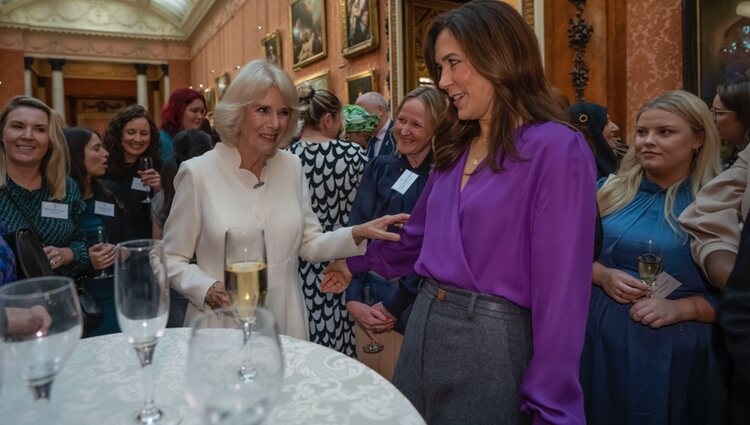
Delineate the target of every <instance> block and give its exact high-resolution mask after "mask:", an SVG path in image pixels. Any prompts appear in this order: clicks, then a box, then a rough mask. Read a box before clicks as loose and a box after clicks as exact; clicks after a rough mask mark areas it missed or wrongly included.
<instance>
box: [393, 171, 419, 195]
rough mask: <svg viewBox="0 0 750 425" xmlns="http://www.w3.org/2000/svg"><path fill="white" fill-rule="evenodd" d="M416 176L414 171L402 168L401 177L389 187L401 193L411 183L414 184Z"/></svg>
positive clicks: (407, 188)
mask: <svg viewBox="0 0 750 425" xmlns="http://www.w3.org/2000/svg"><path fill="white" fill-rule="evenodd" d="M417 177H419V176H418V175H417V174H416V173H414V172H412V171H410V170H404V172H403V174H401V177H399V178H398V180H396V183H393V186H391V189H393V190H395V191H396V192H398V193H400V194H402V195H403V194H404V193H406V191H407V190H409V188H410V187H411V185H412V184H414V182H415V181H416V180H417Z"/></svg>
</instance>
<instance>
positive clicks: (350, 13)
mask: <svg viewBox="0 0 750 425" xmlns="http://www.w3.org/2000/svg"><path fill="white" fill-rule="evenodd" d="M340 1H341V30H342V38H341V39H342V40H343V46H342V48H341V53H342V54H343V55H344V56H345V57H353V56H357V55H359V54H360V53H364V52H368V51H370V50H373V49H376V48H377V47H378V0H340Z"/></svg>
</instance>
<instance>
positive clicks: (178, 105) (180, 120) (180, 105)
mask: <svg viewBox="0 0 750 425" xmlns="http://www.w3.org/2000/svg"><path fill="white" fill-rule="evenodd" d="M204 118H206V98H205V97H203V95H202V94H201V93H200V92H199V91H196V90H193V89H189V88H181V89H177V90H175V91H174V92H172V94H171V95H170V96H169V101H167V104H166V105H164V109H162V111H161V127H160V130H159V141H161V161H162V162H165V161H166V160H168V159H169V158H172V157H173V156H174V137H175V136H177V133H179V132H181V131H183V130H191V129H192V130H200V129H201V126H202V125H203V120H204ZM209 129H210V126H209Z"/></svg>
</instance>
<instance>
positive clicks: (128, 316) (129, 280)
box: [115, 239, 181, 425]
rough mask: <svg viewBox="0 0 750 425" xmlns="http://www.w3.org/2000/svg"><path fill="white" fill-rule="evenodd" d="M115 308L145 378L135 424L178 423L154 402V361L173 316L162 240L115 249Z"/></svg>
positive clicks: (172, 412) (133, 419)
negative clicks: (170, 307)
mask: <svg viewBox="0 0 750 425" xmlns="http://www.w3.org/2000/svg"><path fill="white" fill-rule="evenodd" d="M115 306H116V310H117V322H118V323H119V324H120V329H122V333H123V334H125V336H126V337H127V339H128V342H129V343H130V345H132V346H133V348H134V349H135V352H136V354H137V355H138V360H139V361H140V363H141V373H142V375H143V392H144V402H143V408H142V409H141V410H140V411H139V412H137V413H134V414H130V418H129V422H130V423H132V424H149V425H166V424H170V425H171V424H177V423H179V421H180V419H181V418H180V414H179V412H177V410H175V409H174V408H172V407H169V406H164V405H160V406H157V405H156V403H155V401H154V383H153V372H154V371H153V358H154V350H155V349H156V344H157V343H158V342H159V338H161V336H162V335H163V334H164V328H165V327H166V325H167V317H168V316H169V283H168V282H167V270H166V263H165V261H164V245H163V243H162V241H160V240H152V239H141V240H135V241H127V242H122V243H120V244H118V245H117V247H116V248H115Z"/></svg>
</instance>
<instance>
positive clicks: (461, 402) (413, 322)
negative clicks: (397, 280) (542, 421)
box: [393, 280, 532, 425]
mask: <svg viewBox="0 0 750 425" xmlns="http://www.w3.org/2000/svg"><path fill="white" fill-rule="evenodd" d="M531 338H532V337H531V315H530V313H529V310H526V309H524V308H522V307H519V306H517V305H515V304H513V303H511V302H509V301H507V300H505V299H504V298H500V297H494V296H489V295H482V294H477V293H473V292H469V291H464V290H460V289H456V288H452V287H448V286H445V285H442V284H440V283H438V282H436V281H433V280H425V283H424V284H423V285H422V287H421V288H420V290H419V294H418V295H417V299H416V301H415V303H414V306H413V308H412V312H411V316H410V317H409V322H408V324H407V327H406V334H405V335H404V343H403V345H402V347H401V353H400V355H399V359H398V363H397V364H396V371H395V373H394V377H393V384H394V385H395V386H396V388H398V389H399V390H400V391H401V392H402V393H403V394H404V395H405V396H406V397H407V398H408V399H409V401H411V402H412V404H414V406H415V407H416V408H417V410H418V411H419V413H420V414H421V415H422V417H424V419H425V421H426V422H427V424H428V425H443V424H445V425H454V424H455V425H482V424H488V425H489V424H492V425H516V424H518V425H521V424H530V423H531V420H532V417H531V416H530V415H525V414H522V413H521V411H520V403H519V398H518V394H519V388H520V386H521V380H522V379H523V375H524V372H525V371H526V367H527V365H528V363H529V360H530V358H531V354H532V339H531Z"/></svg>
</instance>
